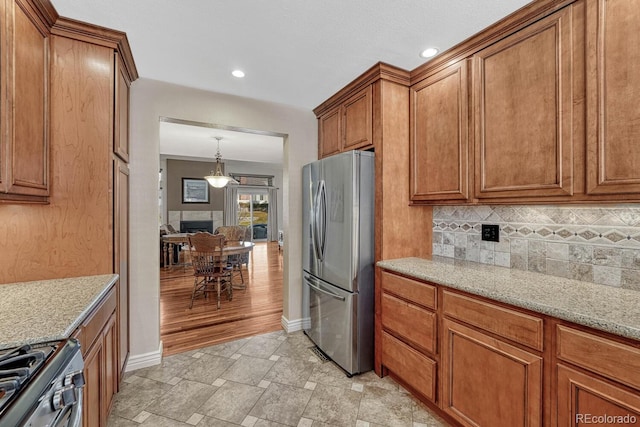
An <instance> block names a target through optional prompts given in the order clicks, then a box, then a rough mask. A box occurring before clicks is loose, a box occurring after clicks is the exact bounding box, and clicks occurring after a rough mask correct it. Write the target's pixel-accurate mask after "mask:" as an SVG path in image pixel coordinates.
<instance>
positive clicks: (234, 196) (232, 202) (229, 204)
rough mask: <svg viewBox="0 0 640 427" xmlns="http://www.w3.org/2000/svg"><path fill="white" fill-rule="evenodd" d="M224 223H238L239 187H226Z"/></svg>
mask: <svg viewBox="0 0 640 427" xmlns="http://www.w3.org/2000/svg"><path fill="white" fill-rule="evenodd" d="M224 225H238V187H236V186H235V185H227V186H226V187H225V188H224Z"/></svg>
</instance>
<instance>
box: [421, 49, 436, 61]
mask: <svg viewBox="0 0 640 427" xmlns="http://www.w3.org/2000/svg"><path fill="white" fill-rule="evenodd" d="M437 54H438V49H436V48H435V47H430V48H427V49H425V50H423V51H422V52H420V56H422V57H423V58H432V57H434V56H436V55H437Z"/></svg>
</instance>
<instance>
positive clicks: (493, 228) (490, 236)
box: [482, 224, 500, 242]
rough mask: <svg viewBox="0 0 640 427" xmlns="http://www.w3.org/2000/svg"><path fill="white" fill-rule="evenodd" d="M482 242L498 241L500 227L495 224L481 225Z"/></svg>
mask: <svg viewBox="0 0 640 427" xmlns="http://www.w3.org/2000/svg"><path fill="white" fill-rule="evenodd" d="M482 240H486V241H487V242H499V241H500V226H498V225H495V224H482Z"/></svg>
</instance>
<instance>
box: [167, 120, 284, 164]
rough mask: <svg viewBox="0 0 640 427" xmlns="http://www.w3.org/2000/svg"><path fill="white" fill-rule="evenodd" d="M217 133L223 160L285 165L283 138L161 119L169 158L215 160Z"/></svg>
mask: <svg viewBox="0 0 640 427" xmlns="http://www.w3.org/2000/svg"><path fill="white" fill-rule="evenodd" d="M216 136H220V137H222V139H221V140H220V154H222V160H223V161H225V160H240V161H245V162H261V163H276V164H282V156H283V147H282V144H283V140H282V138H281V137H278V136H270V135H261V134H255V133H248V132H242V131H237V130H229V129H215V128H211V127H207V126H194V125H192V124H183V123H172V122H166V121H161V122H160V154H162V155H165V156H167V157H169V158H182V159H194V160H198V159H202V160H206V161H212V160H213V159H214V158H215V155H216V150H217V146H218V141H216V139H215V137H216Z"/></svg>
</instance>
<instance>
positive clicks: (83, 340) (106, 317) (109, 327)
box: [74, 288, 118, 427]
mask: <svg viewBox="0 0 640 427" xmlns="http://www.w3.org/2000/svg"><path fill="white" fill-rule="evenodd" d="M115 309H116V292H115V289H114V288H113V289H111V291H110V292H109V293H108V294H107V296H106V297H105V298H104V300H103V301H102V303H100V305H99V306H98V307H97V308H96V309H95V310H94V311H93V313H92V314H90V315H89V317H88V319H87V320H86V321H85V322H84V323H83V324H82V326H80V328H78V330H77V331H76V333H75V334H74V336H76V337H77V338H78V339H79V340H80V344H81V345H82V355H83V358H84V376H85V382H86V384H85V387H84V403H83V408H82V409H83V425H84V426H91V427H103V426H106V425H107V418H108V417H109V412H110V411H111V406H112V404H113V398H114V396H115V394H116V393H117V391H118V333H117V328H116V325H117V322H116V310H115Z"/></svg>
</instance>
